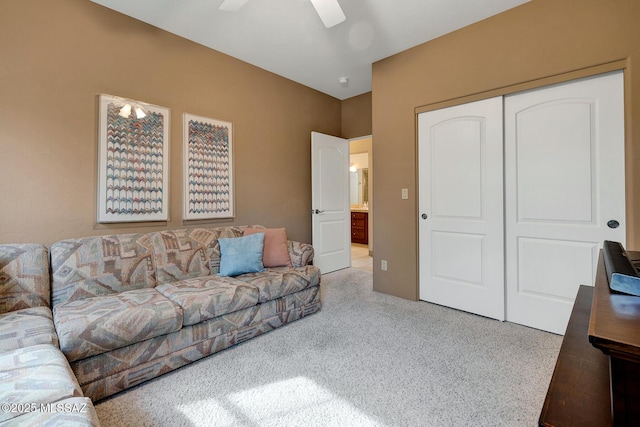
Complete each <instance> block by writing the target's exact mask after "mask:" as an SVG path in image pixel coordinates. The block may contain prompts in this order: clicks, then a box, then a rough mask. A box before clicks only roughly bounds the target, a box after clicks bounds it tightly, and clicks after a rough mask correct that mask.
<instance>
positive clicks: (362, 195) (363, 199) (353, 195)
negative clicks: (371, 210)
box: [349, 168, 369, 205]
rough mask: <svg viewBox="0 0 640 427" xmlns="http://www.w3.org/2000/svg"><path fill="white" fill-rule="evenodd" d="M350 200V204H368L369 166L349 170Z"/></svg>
mask: <svg viewBox="0 0 640 427" xmlns="http://www.w3.org/2000/svg"><path fill="white" fill-rule="evenodd" d="M349 175H350V184H351V188H350V202H351V204H352V205H368V204H369V168H362V169H356V171H355V172H350V173H349Z"/></svg>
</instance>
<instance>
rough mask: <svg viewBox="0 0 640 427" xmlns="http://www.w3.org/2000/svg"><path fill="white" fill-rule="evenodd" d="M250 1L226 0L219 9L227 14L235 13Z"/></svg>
mask: <svg viewBox="0 0 640 427" xmlns="http://www.w3.org/2000/svg"><path fill="white" fill-rule="evenodd" d="M247 1H249V0H224V1H223V2H222V4H221V5H220V7H219V9H220V10H224V11H225V12H235V11H237V10H239V9H240V8H241V7H242V6H244V5H245V3H246V2H247Z"/></svg>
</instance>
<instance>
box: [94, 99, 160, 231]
mask: <svg viewBox="0 0 640 427" xmlns="http://www.w3.org/2000/svg"><path fill="white" fill-rule="evenodd" d="M99 111H100V112H99V114H100V119H99V129H98V222H102V223H108V222H138V221H167V220H168V219H169V200H168V199H169V194H168V189H169V109H168V108H165V107H159V106H157V105H151V104H146V103H143V102H139V101H133V100H130V99H125V98H120V97H117V96H112V95H104V94H103V95H100V107H99Z"/></svg>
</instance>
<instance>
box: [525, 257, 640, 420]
mask: <svg viewBox="0 0 640 427" xmlns="http://www.w3.org/2000/svg"><path fill="white" fill-rule="evenodd" d="M630 255H631V256H632V258H638V257H640V253H638V252H631V253H630ZM612 402H613V404H612ZM538 424H539V425H540V426H545V427H551V426H554V427H570V426H580V427H582V426H585V427H587V426H593V427H596V426H597V427H600V426H603V427H609V426H616V427H618V426H625V427H626V426H633V427H635V426H640V297H634V296H630V295H621V294H613V293H611V291H610V290H609V283H608V281H607V275H606V271H605V268H604V260H603V258H602V255H601V256H600V259H599V260H598V270H597V273H596V281H595V287H590V286H580V289H579V290H578V295H577V297H576V300H575V303H574V306H573V311H572V313H571V318H570V319H569V324H568V326H567V331H566V333H565V336H564V339H563V341H562V346H561V348H560V353H559V354H558V360H557V362H556V368H555V370H554V372H553V376H552V378H551V383H550V384H549V390H548V391H547V396H546V398H545V401H544V405H543V407H542V412H541V413H540V419H539V421H538Z"/></svg>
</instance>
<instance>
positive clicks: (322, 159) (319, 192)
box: [311, 132, 351, 274]
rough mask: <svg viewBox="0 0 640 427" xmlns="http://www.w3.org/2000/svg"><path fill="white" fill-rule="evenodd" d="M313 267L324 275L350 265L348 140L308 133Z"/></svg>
mask: <svg viewBox="0 0 640 427" xmlns="http://www.w3.org/2000/svg"><path fill="white" fill-rule="evenodd" d="M311 192H312V198H311V199H312V200H311V201H312V205H311V208H312V209H311V213H312V218H313V220H312V238H313V247H314V250H315V256H314V261H313V263H314V265H315V266H316V267H318V268H319V269H320V271H321V272H322V273H323V274H324V273H329V272H332V271H335V270H340V269H342V268H347V267H350V266H351V222H350V216H351V211H350V210H349V206H350V205H349V141H348V140H346V139H342V138H337V137H335V136H330V135H324V134H322V133H318V132H311Z"/></svg>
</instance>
